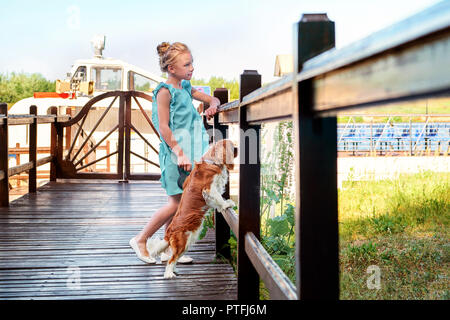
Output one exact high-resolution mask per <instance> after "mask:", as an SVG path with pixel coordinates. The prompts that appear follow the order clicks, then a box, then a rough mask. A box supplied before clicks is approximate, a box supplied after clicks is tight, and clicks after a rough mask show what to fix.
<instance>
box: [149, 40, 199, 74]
mask: <svg viewBox="0 0 450 320" xmlns="http://www.w3.org/2000/svg"><path fill="white" fill-rule="evenodd" d="M156 50H157V51H158V55H159V66H160V67H161V71H162V72H167V68H168V67H169V65H171V64H172V63H174V62H175V59H176V58H177V56H178V55H179V54H181V53H185V52H189V53H190V52H191V51H190V50H189V48H188V46H187V45H185V44H184V43H181V42H174V43H172V44H170V43H168V42H162V43H160V44H159V45H158V46H157V47H156Z"/></svg>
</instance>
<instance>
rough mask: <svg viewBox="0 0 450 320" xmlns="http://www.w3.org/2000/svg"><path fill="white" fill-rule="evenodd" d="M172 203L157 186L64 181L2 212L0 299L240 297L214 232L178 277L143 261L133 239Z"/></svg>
mask: <svg viewBox="0 0 450 320" xmlns="http://www.w3.org/2000/svg"><path fill="white" fill-rule="evenodd" d="M165 202H166V195H165V193H164V190H163V189H162V188H161V186H160V184H159V183H157V182H145V183H144V182H130V183H123V184H121V183H117V182H108V183H106V182H104V181H92V180H90V181H73V180H64V181H62V182H57V183H55V182H50V183H48V184H46V185H44V186H42V187H41V188H39V189H38V192H37V193H36V194H27V195H25V196H23V197H22V198H19V199H17V200H15V201H13V202H11V203H10V207H9V208H0V299H164V300H166V299H194V300H197V299H199V300H204V299H236V297H237V294H236V287H237V281H236V277H235V274H234V272H233V269H232V267H231V266H230V265H228V264H224V263H221V262H220V261H216V259H215V243H214V241H215V236H214V233H213V232H211V231H210V232H209V233H208V234H207V236H206V237H205V238H204V239H202V240H201V241H198V242H197V243H196V244H195V245H194V246H193V247H191V249H190V250H189V253H188V254H189V255H190V256H191V257H192V258H193V259H194V263H193V264H190V265H181V264H179V265H178V267H177V269H178V273H179V276H178V277H177V278H176V279H173V280H164V279H163V273H164V268H165V265H163V264H161V263H159V262H157V264H153V265H147V264H145V263H143V262H141V261H140V260H139V259H138V258H137V257H136V255H135V254H134V252H133V251H132V249H131V248H130V247H129V245H128V241H129V239H130V238H131V237H132V236H134V235H135V234H137V232H138V231H139V230H141V228H142V227H143V226H144V224H145V223H146V222H147V221H148V218H149V217H150V216H151V215H152V213H153V212H154V211H155V210H157V209H158V208H159V207H161V206H162V205H163V204H164V203H165ZM162 232H163V231H162V230H160V231H158V233H157V234H156V235H157V236H159V237H162V236H163V233H162ZM78 274H79V279H80V281H79V287H78V286H77V285H78V283H77V280H76V279H77V275H78Z"/></svg>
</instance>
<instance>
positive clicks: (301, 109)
mask: <svg viewBox="0 0 450 320" xmlns="http://www.w3.org/2000/svg"><path fill="white" fill-rule="evenodd" d="M294 38H295V40H294V65H295V67H294V73H293V74H290V75H288V76H286V77H284V78H282V79H281V80H279V81H277V82H274V83H271V84H269V85H267V86H265V87H262V88H261V76H260V75H259V74H258V73H257V72H256V71H252V70H246V71H244V73H243V74H242V75H241V78H240V99H239V100H237V101H232V102H228V92H227V90H226V89H217V90H216V91H215V92H214V95H215V96H216V97H218V98H219V99H220V100H221V103H222V105H221V106H220V108H219V109H220V113H219V114H218V115H216V117H215V118H214V120H213V121H212V122H210V123H209V124H208V126H212V127H213V129H214V130H213V131H214V132H215V134H214V137H216V138H217V137H218V136H222V137H226V135H227V130H226V129H227V126H228V125H230V124H238V125H239V128H240V129H241V130H240V145H239V154H240V159H239V163H240V165H239V195H238V197H239V205H238V212H239V214H236V212H234V211H233V210H228V211H227V212H226V213H225V214H223V215H221V214H217V213H216V219H215V222H216V228H215V233H210V234H209V235H208V236H207V237H206V238H205V239H204V240H202V241H200V242H199V243H198V244H197V245H196V246H195V247H194V248H193V249H192V251H191V252H192V256H193V257H194V259H195V261H196V262H195V263H194V264H192V265H190V266H180V273H181V274H182V275H183V276H182V277H180V278H179V279H176V280H174V281H162V280H161V275H162V273H163V266H162V265H150V266H147V265H144V264H142V263H140V262H139V261H138V260H137V259H136V257H135V256H134V255H133V254H132V251H131V250H130V249H129V248H128V239H129V238H130V237H131V236H132V235H133V234H135V233H136V232H137V231H138V230H139V229H140V228H141V227H142V225H143V223H144V222H145V221H146V219H147V218H148V215H149V214H151V212H152V211H154V210H155V209H156V208H158V207H159V206H161V204H162V202H163V201H164V193H163V192H162V189H161V188H160V187H159V186H158V184H157V183H156V182H152V180H153V181H154V180H157V179H158V178H159V175H157V174H137V173H133V172H131V171H130V157H131V155H133V156H136V157H140V158H143V159H144V160H145V161H150V160H148V159H145V157H142V155H139V154H137V153H136V152H133V151H132V147H131V140H130V135H131V131H135V132H136V133H137V134H138V135H140V133H139V132H138V130H137V129H136V127H135V126H133V123H132V111H131V110H132V107H131V106H132V103H135V104H137V105H138V107H139V108H140V109H142V107H141V105H140V102H139V99H141V100H142V99H144V100H151V97H149V96H147V95H145V94H143V93H140V92H134V91H130V92H109V93H105V94H103V95H101V96H98V97H96V98H94V99H92V100H91V101H90V102H89V103H88V104H87V105H86V106H85V107H84V108H83V109H82V110H81V111H80V112H79V113H78V114H77V115H75V116H74V117H73V118H71V117H68V116H67V115H58V114H56V113H57V109H53V110H52V112H53V115H45V116H38V115H36V114H35V109H34V108H31V109H30V112H31V113H32V114H31V115H29V116H23V117H18V116H15V117H11V116H10V117H8V116H7V108H6V105H2V106H1V110H0V114H3V116H1V117H0V155H1V158H0V197H1V199H0V204H1V205H2V206H3V208H2V209H1V217H0V219H1V222H0V229H1V238H0V297H1V298H16V299H18V298H26V299H31V298H42V297H47V298H65V299H67V298H131V299H134V298H144V299H149V298H155V299H186V298H192V299H209V298H212V299H236V298H237V299H239V300H257V299H259V280H260V279H262V280H263V281H264V283H265V285H266V287H267V288H268V289H269V291H270V295H271V298H272V299H338V298H339V251H338V203H337V161H336V158H337V147H336V145H337V134H336V115H337V114H338V113H339V112H340V111H341V110H346V111H347V110H348V109H351V108H364V107H371V106H376V105H381V104H387V103H395V102H399V101H405V100H413V99H417V98H424V97H435V96H442V95H449V94H450V75H449V73H448V70H447V69H446V68H445V67H443V66H448V65H450V3H449V2H448V1H446V2H445V1H444V2H441V3H438V4H436V5H435V6H433V7H431V8H429V9H427V10H425V11H423V12H421V13H419V14H417V15H415V16H412V17H411V18H408V19H406V20H404V21H402V22H400V23H398V24H395V25H393V26H391V27H389V28H386V29H385V30H382V31H380V32H377V33H375V34H373V35H372V36H370V37H368V38H366V39H363V40H361V41H360V42H357V43H355V44H352V45H350V46H348V47H345V48H342V49H340V50H334V49H333V47H334V44H335V41H334V39H335V36H334V22H332V21H329V20H328V18H327V17H326V15H323V14H315V15H304V16H303V17H302V19H301V21H300V22H299V23H297V24H296V25H295V28H294ZM103 99H110V100H111V99H113V102H111V104H110V105H109V107H108V108H106V109H105V115H106V113H107V112H109V111H110V110H111V106H112V105H113V103H114V101H115V100H116V99H118V102H119V108H118V109H112V110H116V111H117V119H118V121H117V125H116V126H115V127H113V128H111V131H109V132H108V134H107V136H109V135H111V134H113V133H114V134H117V135H118V145H117V149H116V150H115V151H114V150H113V151H112V152H111V153H110V154H109V155H106V156H105V157H101V158H98V159H96V160H94V161H91V162H88V161H87V159H88V157H87V155H86V153H90V152H91V151H87V152H86V153H84V154H83V152H81V151H79V150H81V149H82V148H83V147H84V144H85V143H83V144H82V145H81V146H80V145H78V146H76V143H75V141H76V140H77V137H78V136H79V133H80V130H82V129H81V128H82V127H83V122H84V121H85V119H86V117H87V116H88V114H89V111H90V110H91V109H92V108H93V106H94V104H95V103H97V102H99V101H102V100H103ZM110 100H108V101H110ZM133 101H134V102H133ZM116 111H114V112H116ZM141 111H143V110H141ZM111 112H112V111H111ZM142 114H143V115H144V117H146V113H145V112H144V111H143V112H142ZM102 118H103V116H102V117H100V119H99V120H98V123H97V125H98V124H99V123H100V121H101V120H102ZM286 119H287V120H289V119H290V120H292V121H293V122H294V130H295V143H296V144H295V157H296V160H295V161H296V163H295V168H296V179H295V183H296V275H297V279H296V283H295V284H293V283H291V282H290V281H289V280H288V279H287V277H286V276H285V275H284V274H283V272H282V271H281V270H280V268H279V267H278V265H277V264H276V263H275V262H274V261H273V260H272V259H271V257H270V256H269V255H268V254H267V252H266V251H265V249H264V248H263V247H262V245H261V243H260V242H259V235H260V159H259V149H260V145H259V143H260V140H259V132H260V127H261V123H264V122H267V121H279V120H286ZM39 123H51V125H52V141H51V155H50V156H48V157H45V158H42V159H36V136H37V134H36V132H37V131H36V130H37V126H38V124H39ZM148 123H149V125H151V121H150V120H149V119H148ZM19 124H27V125H29V128H30V130H29V133H30V139H29V141H30V146H29V149H30V161H29V162H28V163H24V164H21V165H20V166H18V167H14V168H8V126H11V125H19ZM75 124H77V125H78V129H77V133H76V134H75V136H74V137H71V138H70V139H67V131H68V130H69V128H71V127H72V126H73V125H75ZM93 130H94V131H95V128H94V129H93ZM74 131H75V130H74ZM249 132H252V133H256V139H255V140H251V135H249V134H248V133H249ZM219 133H220V134H219ZM107 136H106V137H105V139H106V138H107ZM141 138H142V139H143V140H144V141H145V142H146V143H148V141H147V140H146V139H145V138H144V137H143V136H142V137H141ZM87 139H89V136H88V137H87V138H86V140H85V142H86V141H87ZM103 140H104V139H103ZM103 140H102V141H103ZM249 140H250V141H251V143H248V142H247V141H249ZM102 141H100V142H99V143H98V144H97V146H98V145H100V143H101V142H102ZM148 144H149V145H150V143H148ZM94 147H96V146H93V148H94ZM255 150H256V152H254V151H255ZM112 155H114V156H115V157H117V159H118V160H117V166H116V167H117V172H114V173H96V172H86V169H87V168H89V166H91V165H93V164H94V163H96V162H98V161H101V160H103V159H106V158H107V157H110V156H112ZM255 155H256V156H255ZM150 162H151V161H150ZM44 163H51V173H50V174H51V182H50V183H49V184H47V185H45V186H44V187H41V188H39V189H37V188H36V168H37V167H38V166H40V165H42V164H44ZM153 164H154V165H156V164H155V163H153ZM24 171H28V172H29V192H30V193H29V194H27V195H26V196H25V197H23V198H21V199H18V200H16V201H13V202H12V203H10V202H9V197H8V178H9V177H10V176H12V175H14V174H18V173H20V172H24ZM67 179H78V180H77V181H78V182H74V180H67ZM83 179H84V180H83ZM85 179H88V180H90V181H89V182H86V180H85ZM104 179H105V180H104ZM135 180H144V181H145V182H144V181H135ZM117 181H121V182H122V183H118V182H117ZM126 181H131V182H129V183H125V182H126ZM227 192H228V191H227ZM231 230H232V231H233V233H234V235H235V236H236V238H237V276H235V275H234V273H233V272H232V269H231V267H230V266H229V265H228V264H226V263H222V262H221V261H219V260H218V259H217V258H215V257H216V255H218V256H220V257H225V258H230V256H231V254H230V248H229V246H227V243H228V239H229V238H230V231H231ZM77 279H79V280H80V281H79V282H78V281H77ZM78 285H79V287H78ZM200 292H201V293H200Z"/></svg>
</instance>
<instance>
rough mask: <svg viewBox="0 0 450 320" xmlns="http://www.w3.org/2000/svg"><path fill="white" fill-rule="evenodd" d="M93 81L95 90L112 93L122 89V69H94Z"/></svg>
mask: <svg viewBox="0 0 450 320" xmlns="http://www.w3.org/2000/svg"><path fill="white" fill-rule="evenodd" d="M91 79H92V80H93V81H94V86H95V90H98V91H112V90H121V89H122V68H115V67H93V68H92V74H91Z"/></svg>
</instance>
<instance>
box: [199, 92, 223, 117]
mask: <svg viewBox="0 0 450 320" xmlns="http://www.w3.org/2000/svg"><path fill="white" fill-rule="evenodd" d="M218 106H220V100H219V99H217V98H216V97H213V98H212V101H211V103H210V105H209V108H208V109H207V110H206V111H205V112H204V113H203V114H204V115H205V116H206V118H207V119H208V120H209V119H211V118H212V117H213V116H214V115H215V114H216V113H217V107H218Z"/></svg>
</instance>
